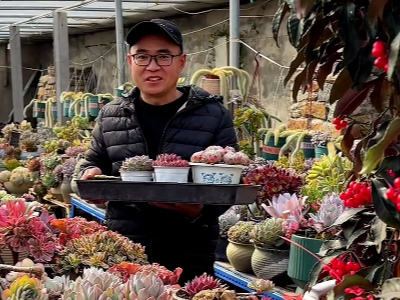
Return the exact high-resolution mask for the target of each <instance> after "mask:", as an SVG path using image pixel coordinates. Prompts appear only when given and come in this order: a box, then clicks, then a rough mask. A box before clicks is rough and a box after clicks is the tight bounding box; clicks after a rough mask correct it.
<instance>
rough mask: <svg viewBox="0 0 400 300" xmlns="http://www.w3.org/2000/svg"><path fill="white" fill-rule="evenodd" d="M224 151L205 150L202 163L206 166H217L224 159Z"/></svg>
mask: <svg viewBox="0 0 400 300" xmlns="http://www.w3.org/2000/svg"><path fill="white" fill-rule="evenodd" d="M224 154H225V152H224V149H222V150H221V149H220V150H207V149H206V150H205V151H204V153H203V162H204V163H206V164H217V163H220V162H222V158H223V157H224Z"/></svg>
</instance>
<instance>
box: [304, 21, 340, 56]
mask: <svg viewBox="0 0 400 300" xmlns="http://www.w3.org/2000/svg"><path fill="white" fill-rule="evenodd" d="M333 16H335V17H336V15H335V14H334V15H328V16H324V15H323V14H320V15H318V16H317V20H316V22H315V24H314V25H313V26H312V27H311V29H310V41H309V43H308V45H307V50H306V53H307V52H310V51H313V50H314V49H315V48H317V47H318V42H319V43H320V44H321V42H325V41H327V40H329V39H330V38H332V37H334V36H335V35H334V33H333V32H332V30H331V29H330V28H329V27H328V28H327V26H328V25H329V24H330V22H331V20H332V17H333ZM325 29H328V30H329V34H326V33H325ZM322 33H325V34H322Z"/></svg>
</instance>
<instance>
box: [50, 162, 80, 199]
mask: <svg viewBox="0 0 400 300" xmlns="http://www.w3.org/2000/svg"><path fill="white" fill-rule="evenodd" d="M76 164H77V159H76V158H75V157H71V158H68V159H67V160H66V161H64V162H63V163H62V165H61V166H60V172H61V184H60V191H61V195H62V198H63V200H64V202H65V203H70V202H71V196H70V194H71V193H72V188H71V180H72V175H73V174H74V171H75V167H76ZM57 168H58V167H56V169H57ZM55 171H56V170H55Z"/></svg>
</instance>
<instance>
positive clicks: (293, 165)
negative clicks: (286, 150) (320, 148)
mask: <svg viewBox="0 0 400 300" xmlns="http://www.w3.org/2000/svg"><path fill="white" fill-rule="evenodd" d="M275 167H281V168H285V169H289V168H290V169H293V170H295V171H296V172H299V173H303V172H304V171H305V170H306V165H305V159H304V153H303V151H299V152H297V154H296V155H295V157H294V158H293V159H291V160H289V158H288V157H286V156H282V157H280V158H279V159H278V161H277V162H276V163H275Z"/></svg>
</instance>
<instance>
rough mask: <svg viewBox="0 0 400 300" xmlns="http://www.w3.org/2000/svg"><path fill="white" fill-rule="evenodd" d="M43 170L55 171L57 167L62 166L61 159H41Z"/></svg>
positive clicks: (53, 157)
mask: <svg viewBox="0 0 400 300" xmlns="http://www.w3.org/2000/svg"><path fill="white" fill-rule="evenodd" d="M41 162H42V166H43V169H45V170H47V171H53V170H54V169H55V167H57V166H58V165H60V164H61V158H60V157H59V156H56V155H46V156H44V157H43V158H41Z"/></svg>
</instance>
